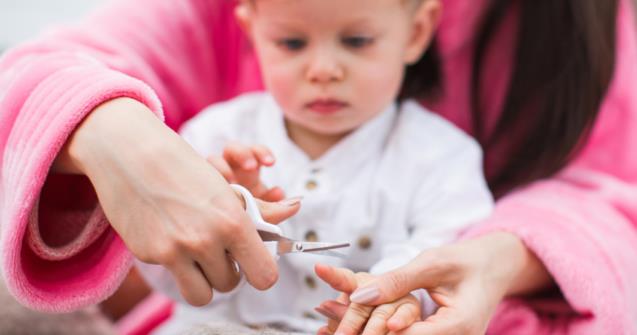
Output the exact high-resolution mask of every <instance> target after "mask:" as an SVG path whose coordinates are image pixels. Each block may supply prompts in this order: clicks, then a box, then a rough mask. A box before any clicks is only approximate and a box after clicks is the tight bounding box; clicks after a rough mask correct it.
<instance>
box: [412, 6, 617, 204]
mask: <svg viewBox="0 0 637 335" xmlns="http://www.w3.org/2000/svg"><path fill="white" fill-rule="evenodd" d="M617 6H618V0H535V1H514V0H491V1H490V4H489V7H488V10H487V11H486V12H485V15H484V17H483V21H482V24H481V26H480V29H478V32H477V35H476V51H475V56H474V60H473V76H472V83H471V89H472V112H473V130H474V133H475V135H476V138H477V140H478V141H479V142H480V144H481V145H482V147H483V149H484V151H485V153H486V155H487V158H486V161H488V160H489V156H490V155H492V154H493V150H491V149H493V148H494V147H495V146H497V145H498V144H500V145H502V143H506V144H507V146H506V150H507V151H506V152H505V154H506V157H507V158H506V161H505V162H504V165H503V166H499V167H498V169H497V171H491V173H490V174H489V176H488V182H489V186H490V187H491V189H492V190H493V191H494V193H495V194H496V195H502V194H503V193H505V192H506V191H508V190H510V189H511V188H514V187H517V186H520V185H524V184H526V183H528V182H531V181H534V180H537V179H541V178H545V177H548V176H551V175H552V174H554V173H555V172H557V171H558V170H560V169H561V168H562V167H564V165H565V164H566V163H567V162H568V161H569V159H571V158H572V157H573V156H574V155H575V154H576V153H577V151H578V149H579V148H580V146H581V144H582V143H583V142H584V141H585V139H586V138H587V137H588V134H589V133H590V130H591V127H592V125H593V123H594V121H595V118H596V116H597V113H598V111H599V109H600V105H601V103H602V100H603V98H604V96H605V94H606V91H607V89H608V86H609V84H610V80H611V77H612V75H613V70H614V64H615V23H616V16H617ZM510 10H517V11H518V12H517V14H518V16H519V26H518V32H517V42H516V43H517V45H516V50H515V58H514V59H513V63H512V64H513V67H512V73H511V78H510V84H509V88H508V92H507V94H506V97H505V100H504V106H503V109H502V111H501V115H500V117H499V119H498V120H497V123H496V125H495V128H494V129H493V131H490V132H489V134H487V133H486V131H485V121H486V120H485V118H484V111H483V109H482V106H483V104H482V94H481V93H483V92H484V91H485V90H488V89H490V88H489V87H482V86H481V83H482V78H483V72H482V69H483V66H482V65H483V61H484V60H485V57H486V53H487V50H488V48H489V46H490V44H491V42H492V40H493V38H494V35H495V33H496V32H497V31H498V29H499V27H500V24H501V22H502V20H503V18H504V16H505V15H506V14H507V13H509V11H510ZM438 71H439V66H438V64H437V58H436V55H435V49H430V50H429V51H428V52H427V53H426V54H425V56H424V57H423V58H422V59H421V60H420V61H419V62H418V63H417V64H415V65H413V66H411V67H409V68H408V73H407V74H406V77H405V80H404V82H403V87H402V90H401V94H400V98H401V99H404V98H423V97H431V95H432V94H434V93H435V92H436V89H437V88H439V87H440V74H439V72H438ZM513 135H514V137H512V136H513ZM511 141H513V143H511ZM509 144H511V145H509ZM500 153H501V152H500Z"/></svg>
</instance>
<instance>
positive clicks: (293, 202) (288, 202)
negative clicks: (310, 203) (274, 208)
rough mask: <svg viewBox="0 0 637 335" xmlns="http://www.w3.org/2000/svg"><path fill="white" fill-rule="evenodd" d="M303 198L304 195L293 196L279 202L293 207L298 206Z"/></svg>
mask: <svg viewBox="0 0 637 335" xmlns="http://www.w3.org/2000/svg"><path fill="white" fill-rule="evenodd" d="M301 200H303V197H293V198H287V199H283V200H281V201H279V203H280V204H281V205H284V206H290V207H292V206H296V205H298V204H299V203H301Z"/></svg>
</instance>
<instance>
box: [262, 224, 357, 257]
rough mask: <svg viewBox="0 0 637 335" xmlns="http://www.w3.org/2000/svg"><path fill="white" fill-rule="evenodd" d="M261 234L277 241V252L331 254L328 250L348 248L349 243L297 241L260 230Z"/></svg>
mask: <svg viewBox="0 0 637 335" xmlns="http://www.w3.org/2000/svg"><path fill="white" fill-rule="evenodd" d="M259 236H260V237H261V239H262V240H263V241H276V242H277V254H279V255H282V254H287V253H292V252H294V253H296V252H316V253H321V254H325V255H331V253H329V252H327V251H329V250H332V249H340V248H347V247H349V246H350V244H349V243H326V242H305V241H295V240H292V239H290V238H287V237H285V236H281V235H278V234H275V233H271V232H267V231H262V230H259Z"/></svg>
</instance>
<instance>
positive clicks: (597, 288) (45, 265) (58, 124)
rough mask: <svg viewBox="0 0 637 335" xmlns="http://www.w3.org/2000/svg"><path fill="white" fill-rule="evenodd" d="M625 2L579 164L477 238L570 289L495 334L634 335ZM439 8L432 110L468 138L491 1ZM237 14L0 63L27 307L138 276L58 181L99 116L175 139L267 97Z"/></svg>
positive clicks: (522, 194) (9, 192) (93, 28)
mask: <svg viewBox="0 0 637 335" xmlns="http://www.w3.org/2000/svg"><path fill="white" fill-rule="evenodd" d="M620 2H621V6H620V9H619V13H618V18H619V20H618V23H617V28H618V29H617V63H616V69H615V75H614V77H613V81H612V85H611V87H610V90H609V92H608V94H607V97H606V99H605V101H604V103H603V106H602V110H601V112H600V114H599V117H598V119H597V121H596V124H595V126H594V128H593V132H592V134H591V136H590V138H589V139H588V141H587V143H585V145H584V149H583V151H581V152H580V154H579V155H578V156H577V157H576V159H575V160H573V161H572V162H571V163H570V165H569V166H568V167H567V168H565V169H564V170H563V171H562V172H561V173H559V174H558V175H556V176H554V177H552V178H549V179H546V180H541V181H538V182H535V183H533V184H532V185H529V186H528V187H524V188H521V189H518V190H516V191H515V192H513V193H511V194H509V195H508V196H505V197H503V198H502V199H501V200H500V201H499V202H498V203H497V205H496V209H495V213H494V215H493V216H492V217H491V218H489V219H488V220H486V221H485V222H483V224H481V225H480V226H478V227H477V228H476V229H475V230H474V231H472V232H470V233H469V236H476V235H479V234H484V233H487V232H491V231H509V232H512V233H514V234H516V235H517V236H519V237H521V238H522V239H523V240H524V242H525V243H526V244H527V245H528V246H529V248H531V249H532V250H533V251H534V252H535V253H536V254H537V255H538V256H539V257H540V258H541V259H542V261H543V262H544V263H545V264H546V266H547V268H548V269H549V271H550V272H551V274H552V275H553V277H554V278H555V281H556V282H557V284H558V285H559V288H560V291H561V296H559V297H555V298H546V300H544V301H539V300H531V299H526V300H509V301H506V302H504V303H503V304H502V305H501V306H500V308H499V310H498V313H497V314H496V315H495V317H494V319H493V321H492V323H491V326H490V329H489V332H490V333H494V334H549V333H555V334H600V333H607V334H636V333H637V322H636V321H635V320H637V285H635V283H637V262H636V261H635V259H637V227H636V226H635V225H636V223H637V196H636V195H637V192H636V191H637V187H636V186H637V155H635V152H637V94H636V93H635V92H634V89H633V88H634V87H636V86H637V62H635V60H636V59H637V53H636V51H637V46H636V45H635V42H636V41H637V40H636V38H637V36H635V30H634V20H633V12H632V3H631V1H630V0H620ZM443 3H444V5H445V7H446V10H445V14H444V16H443V20H442V24H441V27H440V30H439V33H438V39H439V46H440V52H441V58H442V71H443V77H444V95H443V96H442V98H441V99H440V100H439V101H438V102H436V103H428V104H427V105H428V107H430V108H431V109H433V110H434V111H437V112H438V113H440V114H441V115H443V116H444V117H446V118H448V119H449V120H451V121H452V122H454V123H455V124H457V125H458V126H459V127H461V128H462V129H465V130H466V131H467V132H469V133H470V132H471V131H470V124H471V123H470V120H471V110H470V103H469V102H470V91H469V87H470V85H469V82H470V81H469V79H470V76H471V70H472V69H471V66H472V65H471V57H472V54H473V46H474V44H473V39H472V37H473V35H474V33H475V28H476V24H477V22H478V19H479V17H480V14H481V10H480V9H481V8H484V7H485V4H486V3H487V2H486V0H476V1H465V0H443ZM233 6H234V3H233V2H232V1H226V0H183V1H172V0H138V1H125V0H117V1H113V2H110V3H108V4H107V5H106V6H105V7H104V8H101V9H99V10H98V11H96V12H95V14H94V15H92V16H90V17H88V18H87V19H86V20H85V21H84V22H82V23H80V24H78V25H77V26H73V27H65V28H60V29H58V30H55V31H50V32H48V33H47V34H45V35H43V36H42V37H41V38H39V39H38V40H35V41H32V42H29V43H27V44H24V45H22V46H20V47H18V48H16V49H14V50H12V51H10V52H9V53H7V54H6V55H5V56H4V57H3V58H2V60H0V157H1V158H2V159H1V161H0V215H1V226H0V238H1V241H0V246H1V248H2V249H1V257H2V266H1V267H2V268H3V269H4V276H5V279H6V282H7V286H8V288H9V290H10V291H11V292H12V294H13V295H15V296H16V298H17V299H19V300H20V302H21V303H23V304H25V305H27V306H29V307H31V308H34V309H38V310H43V311H51V312H61V311H70V310H74V309H77V308H79V307H82V306H86V305H89V304H93V303H96V302H98V301H101V300H102V299H104V298H105V297H107V296H108V295H110V294H111V293H112V292H113V291H114V290H115V289H116V288H117V287H118V285H119V283H120V282H121V280H122V279H123V278H124V275H125V273H126V271H127V270H128V268H129V265H130V260H131V255H130V253H129V252H128V250H127V249H126V247H125V245H124V243H123V242H122V241H121V239H119V237H118V236H117V234H116V233H115V232H114V231H113V230H112V229H111V228H110V227H109V226H108V225H107V223H106V221H105V219H104V216H103V213H102V211H101V209H100V208H99V206H98V204H97V201H96V196H95V194H94V192H93V190H92V188H91V187H90V184H89V183H88V182H87V180H86V179H85V178H83V177H68V176H60V175H55V174H50V173H49V168H50V166H51V162H52V161H53V159H54V157H55V156H56V154H57V152H58V151H59V149H60V147H61V146H62V144H63V143H64V142H65V140H66V138H67V137H68V135H69V134H70V133H71V132H72V131H73V129H74V128H75V127H76V126H77V125H78V123H79V122H80V121H81V120H82V118H83V117H84V116H85V115H86V114H87V113H88V112H90V111H91V110H92V109H93V108H94V107H95V106H97V105H99V104H100V103H102V102H104V101H107V100H109V99H112V98H114V97H120V96H128V97H133V98H135V99H138V100H140V101H141V102H143V103H145V104H147V105H148V106H149V107H150V108H151V109H152V110H153V111H155V112H156V113H157V114H158V116H161V115H162V113H163V115H164V117H165V121H166V123H167V124H168V125H169V126H170V127H173V128H177V127H179V125H180V124H181V123H182V122H183V121H184V120H186V119H188V118H189V117H191V116H192V115H194V114H195V113H197V112H198V111H199V110H200V109H201V108H202V107H204V106H206V105H208V104H210V103H213V102H216V101H221V100H224V99H228V98H230V97H233V96H236V95H237V94H240V93H242V92H245V91H249V90H256V89H261V88H262V86H261V81H260V77H259V72H258V66H257V62H256V60H255V57H254V54H253V53H252V50H251V49H250V47H249V43H248V41H247V40H246V38H245V37H244V36H243V34H242V32H241V30H240V29H239V27H238V26H237V24H236V22H235V21H234V18H233V15H232V13H233ZM516 20H517V19H516V16H515V13H514V12H512V13H510V15H508V16H507V18H506V22H505V24H504V25H502V27H501V29H500V30H499V32H498V35H497V38H496V42H495V43H494V44H493V45H492V47H491V48H490V49H489V52H488V55H487V59H486V61H485V64H484V66H485V71H486V73H487V74H488V76H487V78H486V79H485V82H484V85H485V87H488V88H489V89H488V90H486V91H488V92H485V95H486V96H485V103H486V107H487V110H488V112H489V114H488V115H487V118H488V119H489V120H495V119H496V118H497V116H498V115H497V112H498V110H499V109H500V107H501V105H502V101H503V96H504V93H505V91H506V87H507V84H508V74H509V73H510V71H507V69H509V68H510V66H511V57H512V55H513V49H514V48H513V46H514V32H515V29H514V27H515V24H516ZM490 154H493V153H490ZM491 156H494V157H498V156H497V152H496V153H495V155H491ZM499 158H500V159H506V157H499Z"/></svg>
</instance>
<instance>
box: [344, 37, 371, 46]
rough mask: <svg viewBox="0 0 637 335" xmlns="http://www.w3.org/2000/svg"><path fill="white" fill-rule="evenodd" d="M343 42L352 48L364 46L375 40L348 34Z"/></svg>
mask: <svg viewBox="0 0 637 335" xmlns="http://www.w3.org/2000/svg"><path fill="white" fill-rule="evenodd" d="M341 42H342V43H343V44H345V45H346V46H348V47H350V48H355V49H358V48H362V47H365V46H368V45H370V44H372V42H374V39H373V38H371V37H366V36H348V37H343V38H342V39H341Z"/></svg>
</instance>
